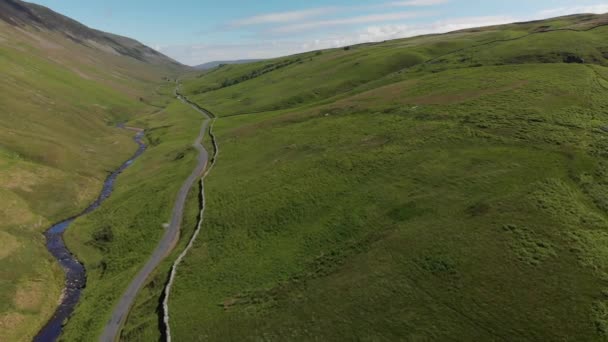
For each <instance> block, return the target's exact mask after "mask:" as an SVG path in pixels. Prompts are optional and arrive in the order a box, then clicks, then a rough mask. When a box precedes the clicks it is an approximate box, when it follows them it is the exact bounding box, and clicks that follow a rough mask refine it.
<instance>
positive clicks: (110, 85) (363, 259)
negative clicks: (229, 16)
mask: <svg viewBox="0 0 608 342" xmlns="http://www.w3.org/2000/svg"><path fill="white" fill-rule="evenodd" d="M0 73H1V74H2V82H1V83H0V91H1V93H2V95H0V108H2V110H0V199H1V200H0V201H1V206H0V212H1V213H2V218H3V220H1V222H0V340H1V341H29V340H32V339H35V340H40V341H54V340H59V341H94V340H101V341H116V340H120V341H198V340H209V341H250V340H251V341H253V340H255V341H257V340H273V341H274V340H276V341H308V340H321V341H334V340H381V341H384V340H387V341H393V340H424V341H426V340H433V341H434V340H438V341H444V340H458V341H460V340H479V341H486V340H487V341H495V340H518V341H537V340H545V341H553V340H584V341H603V340H605V339H606V338H608V318H607V317H608V298H607V297H606V293H607V292H606V291H607V290H608V289H607V288H606V277H607V274H608V252H607V251H608V247H607V245H606V244H607V243H608V199H607V197H606V194H607V193H608V191H607V190H608V188H607V187H608V178H607V177H608V173H607V172H608V169H607V167H608V162H607V160H606V157H607V156H608V155H607V149H608V135H607V134H608V133H607V132H608V128H607V127H608V15H606V14H604V15H594V14H580V15H568V16H561V17H556V18H552V19H546V20H539V21H531V22H521V23H513V24H507V25H495V26H487V27H480V28H473V29H463V30H457V31H453V32H448V33H445V34H428V35H422V36H416V37H411V38H402V39H392V40H386V41H382V42H377V43H363V44H354V45H348V46H344V47H340V48H331V49H322V50H316V51H310V52H305V53H300V54H295V55H289V56H285V57H279V58H269V59H257V58H256V59H245V60H235V61H234V62H217V63H208V64H207V66H205V67H204V68H202V67H201V69H198V70H197V69H195V68H190V67H187V66H185V65H182V64H180V63H179V62H176V61H174V60H172V59H171V58H169V57H167V56H164V55H162V54H161V53H159V52H156V51H155V50H153V49H151V48H149V47H147V46H145V45H144V44H142V43H139V42H138V41H135V40H132V39H129V38H125V37H121V36H116V35H113V34H109V33H105V32H102V31H98V30H94V29H91V28H88V27H86V26H84V25H82V24H80V23H78V22H76V21H74V20H72V19H69V18H67V17H64V16H62V15H60V14H57V13H55V12H53V11H51V10H49V9H47V8H45V7H42V6H38V5H34V4H30V3H26V2H22V1H17V0H0ZM125 128H127V129H125ZM132 129H137V130H140V131H138V132H139V133H138V134H137V139H136V140H135V141H134V139H133V135H134V133H135V132H134V131H133V130H132ZM144 146H145V152H143V149H144ZM220 146H221V153H219V147H220ZM134 156H135V157H134ZM125 160H128V162H126V163H125ZM211 169H212V172H211ZM116 170H118V171H117V172H115V171H116ZM108 177H109V178H108ZM112 188H113V190H112ZM110 191H111V195H110V196H108V195H109V193H110ZM100 193H101V194H102V195H101V197H99V198H100V199H101V200H98V201H95V200H96V199H97V198H98V196H99V194H100ZM91 203H93V205H92V206H91ZM92 209H94V210H92ZM79 213H83V215H79ZM70 217H72V218H73V219H69V222H68V224H69V228H67V229H65V228H66V225H64V224H60V225H59V226H56V227H59V228H56V229H55V228H53V229H55V230H53V231H51V233H47V234H46V235H47V236H46V238H49V239H50V240H49V241H51V242H54V243H58V241H61V240H58V239H63V240H62V241H64V242H65V247H67V250H65V249H61V250H58V252H57V253H54V252H53V254H57V255H61V257H60V259H61V263H72V264H73V263H75V262H76V261H78V262H80V263H82V265H80V267H83V268H84V269H79V270H80V271H79V273H80V274H79V276H80V278H78V279H83V272H85V271H86V286H85V287H84V288H82V286H80V285H79V286H77V290H78V296H76V297H71V296H70V293H69V292H68V293H66V292H64V291H65V290H64V285H65V281H66V277H65V276H64V272H63V269H62V267H61V265H60V263H58V262H57V261H56V260H55V258H54V257H53V255H52V254H51V253H49V252H48V251H47V250H46V249H45V243H47V240H46V238H45V231H46V230H47V229H48V228H49V227H51V226H53V225H54V224H56V223H57V222H60V223H62V222H63V221H62V220H65V219H67V218H70ZM57 229H59V230H57ZM73 279H76V278H70V276H68V277H67V280H68V282H69V283H71V284H73V283H74V281H73ZM76 283H78V284H80V281H76ZM78 284H77V285H78ZM80 290H82V291H80ZM62 293H63V294H62ZM73 298H77V300H73ZM62 301H63V302H64V303H65V302H66V301H70V302H71V303H72V304H75V306H72V307H70V309H69V310H68V311H69V312H68V313H67V314H65V312H67V311H65V312H64V314H65V315H64V316H58V318H57V317H55V318H56V319H53V318H52V317H53V312H55V310H57V309H58V308H59V309H60V310H64V309H65V307H64V306H63V305H61V303H62ZM72 309H73V312H71V311H72ZM47 324H50V325H52V326H53V329H51V330H52V332H51V333H50V334H49V335H46V334H45V333H44V331H45V330H41V329H43V327H44V326H45V325H47ZM41 331H42V332H43V333H42V335H39V334H40V333H41ZM37 335H38V337H36V336H37Z"/></svg>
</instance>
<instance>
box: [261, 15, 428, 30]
mask: <svg viewBox="0 0 608 342" xmlns="http://www.w3.org/2000/svg"><path fill="white" fill-rule="evenodd" d="M429 14H430V13H428V12H397V13H383V14H371V15H364V16H358V17H351V18H342V19H331V20H317V21H307V22H301V23H297V24H291V25H285V26H279V27H275V28H273V29H271V30H269V32H271V33H291V32H301V31H307V30H310V29H318V28H323V27H329V26H340V25H354V24H368V23H377V22H387V21H394V20H403V19H412V18H417V17H421V16H426V15H429Z"/></svg>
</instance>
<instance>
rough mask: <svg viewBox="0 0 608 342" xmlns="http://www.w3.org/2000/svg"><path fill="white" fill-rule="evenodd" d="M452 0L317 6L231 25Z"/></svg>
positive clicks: (437, 3)
mask: <svg viewBox="0 0 608 342" xmlns="http://www.w3.org/2000/svg"><path fill="white" fill-rule="evenodd" d="M449 1H450V0H408V1H391V2H385V3H381V4H378V5H367V6H365V5H364V6H332V7H317V8H310V9H305V10H300V11H288V12H274V13H266V14H260V15H256V16H252V17H247V18H243V19H239V20H235V21H233V22H232V23H231V24H232V25H231V26H234V27H241V26H250V25H261V24H276V23H287V22H294V21H299V20H304V19H309V18H313V17H320V16H324V15H327V14H331V13H336V12H341V13H344V12H348V11H352V10H366V9H367V10H369V9H380V8H389V7H424V6H437V5H441V4H445V3H448V2H449Z"/></svg>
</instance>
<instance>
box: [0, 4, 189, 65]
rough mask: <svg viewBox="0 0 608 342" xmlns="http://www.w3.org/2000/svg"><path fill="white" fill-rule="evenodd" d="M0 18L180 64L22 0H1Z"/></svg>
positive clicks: (125, 53) (143, 58)
mask: <svg viewBox="0 0 608 342" xmlns="http://www.w3.org/2000/svg"><path fill="white" fill-rule="evenodd" d="M0 20H3V21H4V22H6V23H8V24H10V25H13V26H16V27H30V28H35V29H37V30H43V31H50V32H56V33H60V34H62V35H63V36H64V37H65V38H67V39H70V40H72V41H73V42H75V43H77V44H81V45H83V46H87V47H90V48H93V49H97V50H100V51H103V52H106V53H111V54H116V55H121V56H128V57H132V58H135V59H137V60H140V61H142V62H146V63H150V64H158V65H166V66H173V67H179V66H180V64H179V63H178V62H176V61H174V60H173V59H171V58H169V57H167V56H165V55H163V54H161V53H160V52H157V51H155V50H153V49H151V48H149V47H147V46H145V45H143V44H141V43H140V42H138V41H136V40H133V39H130V38H127V37H122V36H118V35H115V34H111V33H106V32H102V31H98V30H95V29H91V28H88V27H86V26H85V25H83V24H81V23H79V22H77V21H75V20H73V19H70V18H68V17H66V16H63V15H61V14H59V13H56V12H53V11H52V10H50V9H48V8H46V7H43V6H40V5H36V4H32V3H27V2H24V1H20V0H2V1H0Z"/></svg>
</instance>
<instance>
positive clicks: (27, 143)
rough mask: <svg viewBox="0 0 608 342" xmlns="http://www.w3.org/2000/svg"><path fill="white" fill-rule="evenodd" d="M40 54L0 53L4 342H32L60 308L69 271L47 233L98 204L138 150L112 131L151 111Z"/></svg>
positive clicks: (0, 312)
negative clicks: (111, 175) (114, 173)
mask: <svg viewBox="0 0 608 342" xmlns="http://www.w3.org/2000/svg"><path fill="white" fill-rule="evenodd" d="M14 38H15V41H18V36H14ZM24 49H31V50H24ZM40 54H41V52H40V51H35V52H34V48H33V47H31V46H28V45H26V44H23V45H21V47H20V49H15V48H13V47H12V46H10V45H8V46H7V45H2V46H0V73H2V75H3V82H2V84H0V92H1V93H2V94H3V95H2V96H1V97H0V107H2V108H3V110H2V113H0V140H1V141H2V143H1V144H0V198H1V199H2V200H0V203H1V204H2V205H1V206H2V209H0V211H1V212H2V217H3V219H2V222H1V223H0V245H2V249H3V250H4V252H3V253H2V255H1V256H0V269H1V270H2V271H0V279H1V280H0V303H2V304H0V331H2V332H1V333H0V340H3V341H22V340H28V339H31V337H33V335H34V334H35V333H36V332H37V331H38V329H39V328H40V327H41V326H42V325H43V324H44V323H45V321H46V320H47V319H48V318H49V317H50V315H51V314H52V313H53V311H54V310H55V306H56V303H57V301H58V299H59V296H60V291H61V289H62V288H63V281H64V280H63V272H62V270H61V269H60V268H59V266H58V265H57V264H56V263H55V261H54V259H53V258H52V257H51V256H50V255H49V254H48V253H47V252H46V250H45V248H44V237H43V235H42V232H43V231H44V230H45V229H47V228H48V227H49V226H50V225H51V224H52V223H55V222H57V221H59V220H61V219H63V218H66V217H69V216H71V215H74V214H76V213H77V212H79V211H80V210H82V209H83V208H84V207H86V206H87V205H88V204H89V203H90V202H92V201H93V199H94V198H95V197H96V196H97V192H98V191H99V189H100V188H101V184H102V182H103V179H104V178H105V176H106V174H107V172H108V171H109V170H112V169H114V168H116V167H117V166H118V165H119V164H120V163H121V162H122V161H123V160H125V159H126V158H127V157H128V155H129V154H130V153H132V151H134V148H135V144H133V143H132V141H131V139H130V137H129V135H130V134H129V133H127V132H126V131H122V130H118V129H116V128H115V127H114V126H113V123H114V122H117V121H120V120H123V119H124V118H126V117H129V116H131V115H133V114H136V113H138V112H144V111H146V110H147V109H146V107H145V106H143V105H141V104H139V103H137V102H136V101H134V100H133V99H131V98H130V97H129V96H126V95H124V94H121V93H120V92H118V91H116V90H115V89H113V88H112V87H109V86H107V85H104V84H101V83H99V82H95V81H93V80H90V79H85V78H82V77H81V76H79V75H78V74H77V73H76V72H72V71H70V70H68V69H66V68H65V67H63V66H61V65H58V64H57V63H55V62H52V61H50V60H49V59H47V58H45V57H43V56H41V55H40ZM75 94H77V95H75Z"/></svg>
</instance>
